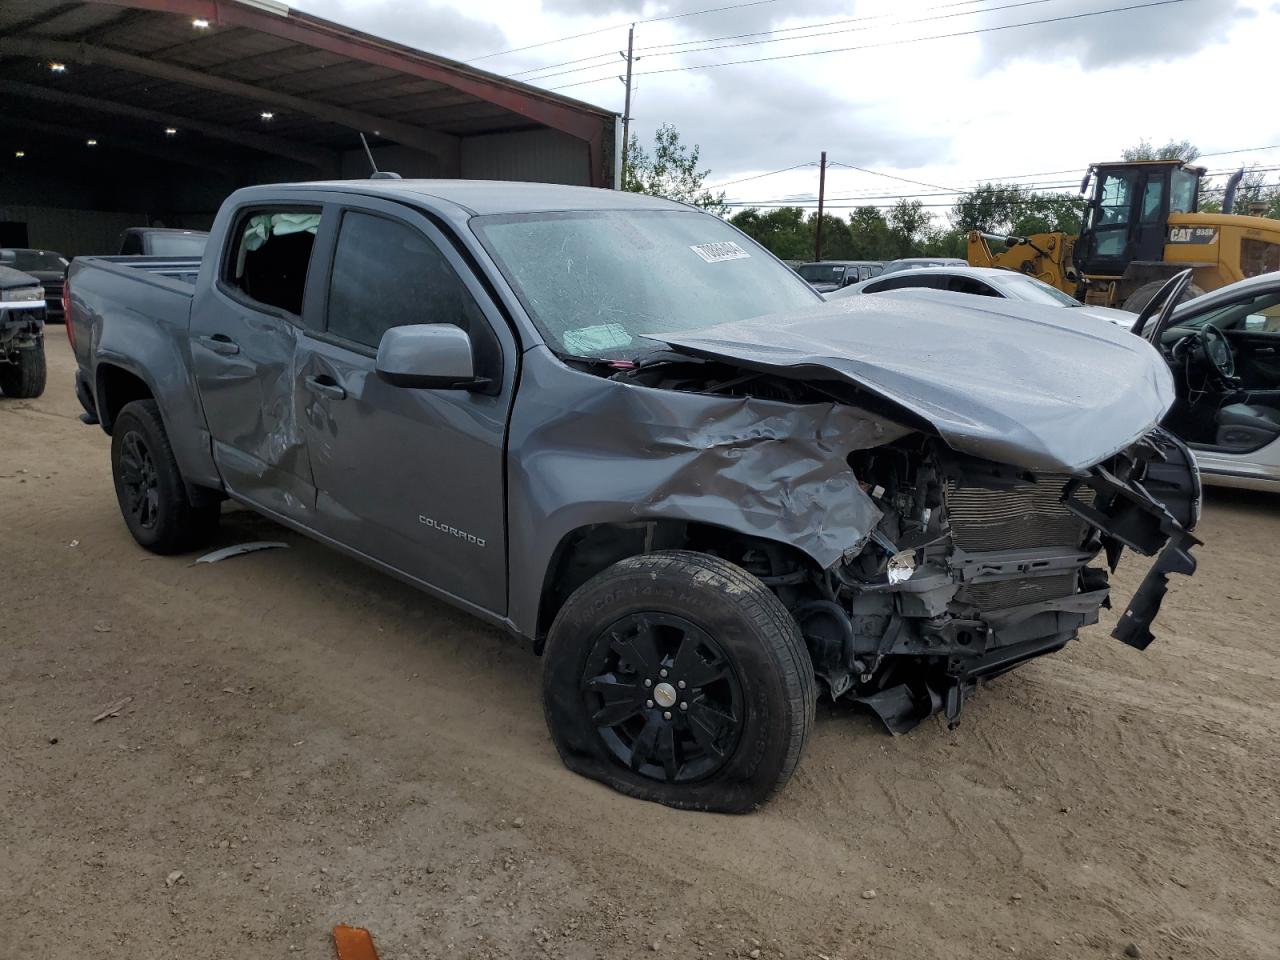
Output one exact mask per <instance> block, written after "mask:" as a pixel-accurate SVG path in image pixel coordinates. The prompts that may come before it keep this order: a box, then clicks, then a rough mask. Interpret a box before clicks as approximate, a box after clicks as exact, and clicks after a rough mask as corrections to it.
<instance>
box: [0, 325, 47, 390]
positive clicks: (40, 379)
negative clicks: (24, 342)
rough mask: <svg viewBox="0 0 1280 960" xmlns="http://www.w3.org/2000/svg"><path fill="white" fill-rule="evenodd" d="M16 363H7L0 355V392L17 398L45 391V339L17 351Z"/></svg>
mask: <svg viewBox="0 0 1280 960" xmlns="http://www.w3.org/2000/svg"><path fill="white" fill-rule="evenodd" d="M17 357H18V359H17V362H16V363H5V362H3V357H0V393H3V394H4V395H5V396H6V397H13V398H14V399H15V400H16V399H30V398H32V397H38V396H40V394H42V393H44V384H45V377H46V368H45V360H44V341H43V340H40V341H37V343H36V345H35V346H34V347H23V348H22V349H20V350H18V351H17Z"/></svg>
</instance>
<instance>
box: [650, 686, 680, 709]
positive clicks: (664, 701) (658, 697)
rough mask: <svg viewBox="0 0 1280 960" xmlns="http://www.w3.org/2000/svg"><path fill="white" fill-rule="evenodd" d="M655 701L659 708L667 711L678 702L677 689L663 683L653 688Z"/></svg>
mask: <svg viewBox="0 0 1280 960" xmlns="http://www.w3.org/2000/svg"><path fill="white" fill-rule="evenodd" d="M653 699H654V702H656V703H657V704H658V706H660V707H662V708H663V709H666V708H667V707H670V706H672V705H673V704H674V703H675V702H676V688H675V687H673V686H672V685H671V684H669V683H667V682H665V681H663V682H662V683H660V684H658V685H657V686H656V687H654V688H653Z"/></svg>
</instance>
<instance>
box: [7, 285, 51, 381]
mask: <svg viewBox="0 0 1280 960" xmlns="http://www.w3.org/2000/svg"><path fill="white" fill-rule="evenodd" d="M44 311H45V306H44V288H43V287H41V286H40V281H39V280H37V279H36V278H35V277H33V276H31V274H29V273H23V272H22V271H21V270H14V269H13V268H12V267H4V266H0V394H3V395H4V396H6V397H38V396H40V394H42V393H44V382H45V362H44Z"/></svg>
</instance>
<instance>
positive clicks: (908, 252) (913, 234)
mask: <svg viewBox="0 0 1280 960" xmlns="http://www.w3.org/2000/svg"><path fill="white" fill-rule="evenodd" d="M887 219H888V223H889V236H890V248H891V249H892V250H893V257H891V258H890V259H897V258H899V257H910V256H912V255H913V254H915V252H916V251H917V250H919V249H920V248H921V247H922V246H923V245H924V242H925V240H926V239H927V238H928V234H929V231H930V229H931V228H932V226H933V217H932V216H931V215H930V214H929V213H928V212H927V211H926V210H925V209H924V204H923V203H921V202H920V201H919V200H907V199H902V200H899V201H898V202H897V203H896V204H894V206H893V209H892V210H890V211H889V216H888V218H887Z"/></svg>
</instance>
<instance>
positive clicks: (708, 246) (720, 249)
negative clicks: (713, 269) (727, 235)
mask: <svg viewBox="0 0 1280 960" xmlns="http://www.w3.org/2000/svg"><path fill="white" fill-rule="evenodd" d="M689 249H690V250H692V251H693V252H694V253H696V254H697V255H698V256H700V257H701V258H702V259H703V260H705V261H707V263H722V262H723V261H725V260H747V259H749V258H750V257H751V254H749V253H747V251H745V250H743V249H742V248H741V247H740V246H738V245H737V244H736V243H734V242H733V241H732V240H721V241H719V242H718V243H697V244H694V245H693V246H691V247H690V248H689Z"/></svg>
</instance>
